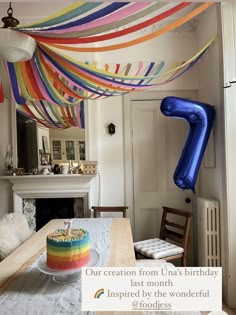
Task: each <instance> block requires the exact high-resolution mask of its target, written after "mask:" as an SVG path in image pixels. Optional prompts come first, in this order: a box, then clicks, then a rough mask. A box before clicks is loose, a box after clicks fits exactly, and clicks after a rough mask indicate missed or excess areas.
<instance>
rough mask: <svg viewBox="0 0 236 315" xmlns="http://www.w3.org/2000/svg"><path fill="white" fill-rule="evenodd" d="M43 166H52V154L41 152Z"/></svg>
mask: <svg viewBox="0 0 236 315" xmlns="http://www.w3.org/2000/svg"><path fill="white" fill-rule="evenodd" d="M39 155H40V162H41V165H50V163H51V153H45V152H43V150H39Z"/></svg>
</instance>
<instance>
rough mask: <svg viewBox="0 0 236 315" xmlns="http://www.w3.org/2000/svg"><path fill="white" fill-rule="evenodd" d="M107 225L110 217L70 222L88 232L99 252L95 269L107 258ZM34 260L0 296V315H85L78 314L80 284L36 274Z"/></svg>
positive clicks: (109, 223)
mask: <svg viewBox="0 0 236 315" xmlns="http://www.w3.org/2000/svg"><path fill="white" fill-rule="evenodd" d="M110 226H111V219H110V218H104V219H73V221H72V228H78V227H82V228H85V229H87V230H88V231H89V233H90V239H91V248H94V249H96V250H97V252H98V253H99V261H98V263H97V266H100V267H101V266H105V265H106V262H107V260H108V257H109V251H110V237H109V234H110ZM45 243H46V240H45ZM39 259H40V258H39ZM37 261H38V260H36V262H34V263H33V264H32V265H31V266H30V267H29V268H28V269H27V270H26V271H25V272H24V273H23V274H22V275H20V276H19V277H18V278H17V279H16V280H15V281H14V283H13V284H12V285H11V286H10V287H9V288H8V289H7V290H6V291H5V292H4V293H3V294H2V295H1V296H0V314H4V315H18V314H19V315H59V314H63V315H68V314H87V312H81V311H80V309H81V301H80V282H79V281H78V282H72V283H67V284H59V283H56V282H55V281H53V279H52V276H51V275H46V274H44V273H42V272H40V271H39V269H38V268H37Z"/></svg>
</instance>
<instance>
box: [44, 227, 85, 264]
mask: <svg viewBox="0 0 236 315" xmlns="http://www.w3.org/2000/svg"><path fill="white" fill-rule="evenodd" d="M89 260H90V241H89V232H88V231H86V230H84V229H71V230H70V231H69V230H67V229H60V230H57V231H55V232H53V233H50V234H49V235H48V236H47V266H48V267H49V268H51V269H55V270H70V269H76V268H80V267H82V266H84V265H86V264H87V263H88V262H89Z"/></svg>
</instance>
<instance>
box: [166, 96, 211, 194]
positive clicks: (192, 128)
mask: <svg viewBox="0 0 236 315" xmlns="http://www.w3.org/2000/svg"><path fill="white" fill-rule="evenodd" d="M161 112H162V113H163V114H164V115H166V116H169V117H174V118H181V119H185V120H186V121H187V122H188V123H189V134H188V137H187V140H186V142H185V145H184V148H183V150H182V153H181V157H180V160H179V162H178V165H177V167H176V170H175V173H174V176H173V178H174V182H175V184H176V185H177V186H178V187H180V188H181V189H191V190H192V191H193V192H195V184H196V180H197V176H198V172H199V168H200V165H201V161H202V158H203V155H204V152H205V149H206V146H207V142H208V139H209V136H210V133H211V129H212V125H213V121H214V116H215V109H214V106H212V105H209V104H204V103H200V102H197V101H192V100H187V99H182V98H178V97H173V96H169V97H166V98H164V99H163V100H162V102H161Z"/></svg>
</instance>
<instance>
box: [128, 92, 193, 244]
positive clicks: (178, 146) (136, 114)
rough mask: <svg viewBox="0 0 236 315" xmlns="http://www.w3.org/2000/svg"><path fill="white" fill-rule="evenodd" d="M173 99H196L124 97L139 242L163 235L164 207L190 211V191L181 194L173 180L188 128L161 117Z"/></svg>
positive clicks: (185, 94)
mask: <svg viewBox="0 0 236 315" xmlns="http://www.w3.org/2000/svg"><path fill="white" fill-rule="evenodd" d="M170 95H171V96H177V97H181V98H189V99H197V93H196V91H160V92H159V91H147V92H142V93H133V94H128V95H126V96H124V102H123V104H124V127H125V133H124V134H125V141H124V143H125V149H124V152H125V195H126V203H127V204H128V205H129V208H130V209H131V210H133V211H131V218H130V219H131V225H132V230H133V237H134V240H135V241H139V240H142V239H146V238H155V237H157V236H158V235H159V229H160V221H161V216H162V206H164V205H165V206H168V207H174V208H180V209H183V210H188V211H191V210H192V204H193V194H192V192H191V191H190V190H185V191H182V190H181V189H180V188H178V187H177V186H176V185H175V184H174V182H173V174H174V171H175V168H176V166H177V163H178V161H179V158H180V155H181V151H182V148H183V145H184V143H185V141H186V138H187V135H188V124H187V122H186V121H184V120H181V119H173V118H170V117H165V116H164V115H163V114H162V113H161V111H160V104H161V101H162V99H163V98H164V97H166V96H170ZM189 200H190V201H191V202H189Z"/></svg>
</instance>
